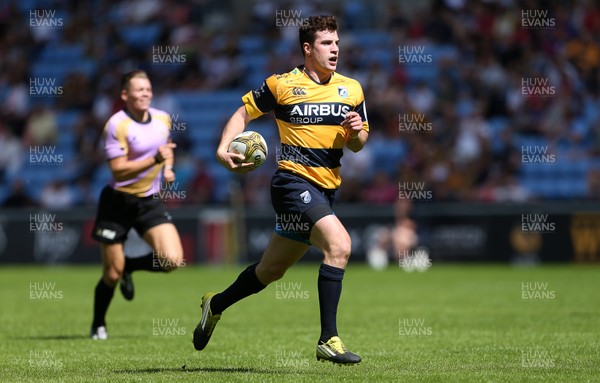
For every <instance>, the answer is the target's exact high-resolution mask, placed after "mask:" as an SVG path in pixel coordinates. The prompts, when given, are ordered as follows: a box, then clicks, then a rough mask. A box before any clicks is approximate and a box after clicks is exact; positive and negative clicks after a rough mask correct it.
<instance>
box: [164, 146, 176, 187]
mask: <svg viewBox="0 0 600 383" xmlns="http://www.w3.org/2000/svg"><path fill="white" fill-rule="evenodd" d="M172 142H173V140H172V139H170V138H169V141H168V143H172ZM174 163H175V152H173V156H172V157H169V158H165V166H164V168H163V178H164V180H165V182H175V172H174V171H173V164H174Z"/></svg>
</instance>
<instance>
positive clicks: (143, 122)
mask: <svg viewBox="0 0 600 383" xmlns="http://www.w3.org/2000/svg"><path fill="white" fill-rule="evenodd" d="M123 112H125V114H126V115H127V116H128V117H129V118H131V119H132V120H133V121H135V122H137V123H138V124H143V125H146V124H149V123H151V122H152V114H150V111H148V119H147V120H146V121H138V120H136V119H135V117H134V116H133V114H131V112H130V111H129V110H127V108H126V107H125V108H123Z"/></svg>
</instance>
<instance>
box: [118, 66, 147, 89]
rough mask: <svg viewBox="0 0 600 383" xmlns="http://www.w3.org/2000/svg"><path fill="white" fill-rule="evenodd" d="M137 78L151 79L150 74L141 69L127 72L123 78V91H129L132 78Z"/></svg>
mask: <svg viewBox="0 0 600 383" xmlns="http://www.w3.org/2000/svg"><path fill="white" fill-rule="evenodd" d="M136 77H137V78H147V79H149V77H148V73H146V72H145V71H143V70H140V69H136V70H132V71H131V72H127V73H125V74H124V75H123V76H121V90H129V81H131V79H132V78H136Z"/></svg>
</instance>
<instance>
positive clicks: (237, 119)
mask: <svg viewBox="0 0 600 383" xmlns="http://www.w3.org/2000/svg"><path fill="white" fill-rule="evenodd" d="M276 88H277V79H276V77H275V76H271V77H269V78H267V79H266V80H265V81H264V82H263V83H262V85H261V87H260V88H258V89H256V90H253V91H250V92H248V93H246V94H245V95H244V97H242V102H243V103H244V105H242V106H240V107H239V108H238V110H236V111H235V113H233V115H232V116H231V118H230V119H229V121H228V122H227V125H225V128H224V129H223V134H222V135H221V142H220V143H219V146H218V147H217V160H218V161H219V162H220V163H221V165H223V166H224V167H225V168H226V169H228V170H231V171H233V172H236V173H242V174H243V173H247V172H249V171H250V170H252V169H254V164H253V163H252V162H243V163H241V162H240V161H241V160H243V159H244V156H243V155H241V154H235V153H230V152H228V149H229V144H230V143H231V141H233V139H234V138H235V136H237V135H238V134H240V133H242V132H243V131H244V129H246V126H247V125H248V123H249V122H250V121H252V120H253V119H255V118H258V117H260V116H262V115H263V114H265V113H268V112H270V111H271V110H273V108H275V105H276V104H277V101H276V99H275V96H274V95H273V94H274V93H275V89H276Z"/></svg>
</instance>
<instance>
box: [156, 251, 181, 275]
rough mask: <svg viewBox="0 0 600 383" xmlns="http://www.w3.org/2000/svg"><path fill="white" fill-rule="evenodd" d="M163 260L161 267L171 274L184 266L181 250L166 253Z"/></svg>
mask: <svg viewBox="0 0 600 383" xmlns="http://www.w3.org/2000/svg"><path fill="white" fill-rule="evenodd" d="M164 254H165V255H164V256H163V257H162V260H161V265H160V266H161V267H162V269H163V270H164V271H166V272H169V271H173V270H176V269H178V268H180V267H183V266H184V262H185V261H184V260H183V251H182V250H181V249H176V250H171V251H166V252H165V253H164Z"/></svg>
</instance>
